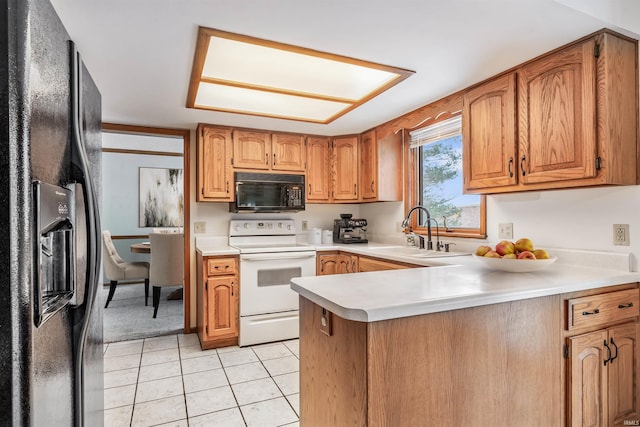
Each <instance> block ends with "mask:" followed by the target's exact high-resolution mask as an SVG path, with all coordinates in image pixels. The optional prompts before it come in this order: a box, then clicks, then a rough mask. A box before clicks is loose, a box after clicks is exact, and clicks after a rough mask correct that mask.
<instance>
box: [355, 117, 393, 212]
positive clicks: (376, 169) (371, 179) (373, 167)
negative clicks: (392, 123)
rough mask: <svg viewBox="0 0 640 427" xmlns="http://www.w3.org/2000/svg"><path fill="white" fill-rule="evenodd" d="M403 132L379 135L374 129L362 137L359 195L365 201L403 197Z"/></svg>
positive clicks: (389, 200)
mask: <svg viewBox="0 0 640 427" xmlns="http://www.w3.org/2000/svg"><path fill="white" fill-rule="evenodd" d="M402 189H403V168H402V135H401V134H400V133H397V134H394V133H392V134H389V135H385V136H380V135H378V134H377V131H376V130H375V129H373V130H370V131H368V132H365V133H364V134H362V136H361V137H360V195H361V198H362V201H364V202H377V201H380V202H397V201H402Z"/></svg>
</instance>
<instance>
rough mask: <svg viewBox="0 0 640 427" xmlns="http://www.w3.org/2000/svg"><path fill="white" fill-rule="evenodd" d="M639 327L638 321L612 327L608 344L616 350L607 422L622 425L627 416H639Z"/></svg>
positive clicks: (609, 365)
mask: <svg viewBox="0 0 640 427" xmlns="http://www.w3.org/2000/svg"><path fill="white" fill-rule="evenodd" d="M639 330H640V323H638V322H634V323H627V324H626V325H622V326H617V327H614V328H610V329H609V346H610V347H611V351H612V353H613V354H612V356H611V359H612V360H611V362H610V363H609V364H608V369H609V374H608V375H609V386H608V403H609V404H608V413H609V422H608V423H607V425H608V426H623V425H625V424H624V421H625V420H638V419H640V411H639V408H638V398H639V396H638V393H639V391H638V388H639V387H640V378H639V377H638V375H640V372H639V369H640V368H639V364H640V358H639V356H638V352H639V351H640V350H639V348H638V339H639V338H640V332H639Z"/></svg>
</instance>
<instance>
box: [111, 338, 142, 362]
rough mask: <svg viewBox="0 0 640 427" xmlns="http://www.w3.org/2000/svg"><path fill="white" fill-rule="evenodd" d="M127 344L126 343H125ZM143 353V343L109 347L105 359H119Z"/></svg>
mask: <svg viewBox="0 0 640 427" xmlns="http://www.w3.org/2000/svg"><path fill="white" fill-rule="evenodd" d="M125 342H126V341H125ZM140 353H142V341H139V342H132V343H128V344H123V345H109V348H107V351H105V353H104V357H105V358H108V357H117V356H127V355H129V354H140Z"/></svg>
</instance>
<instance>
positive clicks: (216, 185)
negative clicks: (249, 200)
mask: <svg viewBox="0 0 640 427" xmlns="http://www.w3.org/2000/svg"><path fill="white" fill-rule="evenodd" d="M197 136H198V190H199V191H198V201H207V200H214V201H230V202H231V201H233V198H234V192H233V190H232V188H233V169H232V167H231V131H230V130H228V129H222V128H214V127H206V126H204V127H201V128H200V129H199V132H198V135H197Z"/></svg>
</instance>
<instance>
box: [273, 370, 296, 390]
mask: <svg viewBox="0 0 640 427" xmlns="http://www.w3.org/2000/svg"><path fill="white" fill-rule="evenodd" d="M273 380H274V381H275V382H276V384H277V385H278V387H279V388H280V390H282V394H285V395H287V394H294V393H300V372H290V373H288V374H283V375H276V376H274V377H273Z"/></svg>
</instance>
